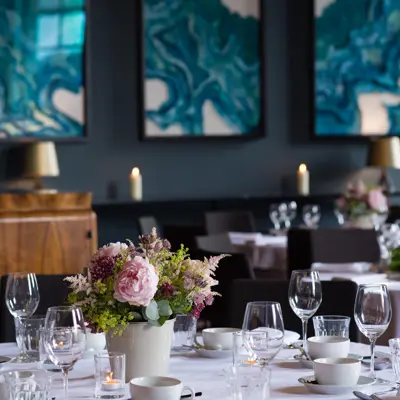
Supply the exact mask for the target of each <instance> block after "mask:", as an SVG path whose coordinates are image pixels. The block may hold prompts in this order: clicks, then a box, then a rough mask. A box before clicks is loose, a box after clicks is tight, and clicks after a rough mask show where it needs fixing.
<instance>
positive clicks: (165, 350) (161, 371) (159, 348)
mask: <svg viewBox="0 0 400 400" xmlns="http://www.w3.org/2000/svg"><path fill="white" fill-rule="evenodd" d="M174 323H175V319H173V320H168V321H167V322H166V323H165V324H164V325H163V326H153V325H150V324H148V323H147V322H136V323H132V324H129V325H128V327H127V328H126V329H125V330H124V332H123V333H122V335H121V336H118V335H113V334H112V333H111V332H109V333H107V349H108V351H109V352H111V351H117V352H121V353H125V354H126V374H125V377H126V381H127V382H129V381H130V380H131V379H133V378H138V377H142V376H168V368H169V358H170V353H171V345H172V336H173V332H174Z"/></svg>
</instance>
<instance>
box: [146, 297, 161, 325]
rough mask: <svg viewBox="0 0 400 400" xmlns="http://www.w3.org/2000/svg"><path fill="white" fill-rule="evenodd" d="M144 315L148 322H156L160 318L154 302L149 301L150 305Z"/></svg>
mask: <svg viewBox="0 0 400 400" xmlns="http://www.w3.org/2000/svg"><path fill="white" fill-rule="evenodd" d="M145 315H146V318H147V319H148V320H149V321H157V320H158V319H159V318H160V314H159V312H158V304H157V302H156V301H154V300H151V302H150V304H149V305H148V306H147V307H146V310H145Z"/></svg>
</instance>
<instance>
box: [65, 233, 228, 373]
mask: <svg viewBox="0 0 400 400" xmlns="http://www.w3.org/2000/svg"><path fill="white" fill-rule="evenodd" d="M225 256H226V254H222V255H219V256H214V257H209V258H205V259H204V260H192V259H190V257H189V254H188V249H187V248H185V247H184V246H183V245H181V248H180V249H179V250H177V251H176V252H173V251H171V245H170V243H169V242H168V240H165V239H161V238H159V237H158V235H157V232H156V230H155V229H153V231H152V233H151V234H150V235H144V236H140V237H139V244H138V245H137V246H136V245H135V244H133V243H132V242H131V241H127V243H119V242H118V243H110V244H108V245H106V246H104V247H101V248H100V249H98V250H97V251H96V253H95V254H94V255H93V257H92V259H91V260H90V262H89V265H88V267H87V272H86V273H85V274H78V275H76V276H71V277H67V278H65V280H66V281H67V282H69V287H70V289H71V290H72V291H71V293H70V294H69V296H68V300H69V302H70V303H72V304H74V305H76V306H79V307H81V309H82V311H83V314H84V316H85V320H86V321H87V323H88V324H89V327H90V328H91V330H92V332H105V333H106V334H107V346H108V350H109V351H120V349H121V348H122V349H123V350H124V352H125V353H127V375H129V376H127V377H128V378H131V377H132V376H134V375H136V376H144V375H140V374H145V375H151V374H155V375H157V374H160V373H165V371H164V370H161V371H160V370H155V369H154V368H156V367H157V364H160V363H161V361H163V362H164V363H165V358H166V356H165V354H166V352H167V350H168V355H169V350H170V347H171V338H172V329H173V319H174V317H175V315H176V314H191V315H193V316H194V317H195V318H199V316H200V313H201V312H202V310H203V309H204V307H205V306H206V305H211V304H212V303H213V300H214V296H216V295H218V293H217V292H215V291H214V290H213V287H214V286H215V285H217V284H218V282H217V281H216V280H215V278H214V274H215V270H216V268H217V267H218V263H219V261H220V260H221V259H222V258H224V257H225ZM171 320H172V321H171ZM171 322H172V323H171ZM167 325H168V326H167ZM135 326H136V329H135ZM165 326H167V327H165ZM128 328H129V329H128ZM128 331H129V332H128ZM163 332H164V333H163ZM160 335H164V336H163V337H161V336H160ZM118 337H121V339H120V341H119V342H118V340H119V339H118ZM124 340H125V341H124ZM168 342H169V343H168ZM132 343H135V346H134V348H133V347H132V348H131V347H129V346H131V345H132ZM140 343H142V345H140ZM161 344H164V345H163V346H164V347H163V348H162V349H158V350H157V346H160V345H161ZM141 347H142V349H140V348H141ZM166 347H168V348H167V349H166ZM110 348H111V349H110ZM150 349H152V350H150ZM141 350H142V352H141ZM143 351H146V353H145V354H144V353H143ZM152 351H153V352H154V353H159V354H154V357H153V359H152V357H151V354H150V353H151V352H152ZM130 352H132V353H133V352H135V355H133V356H132V357H131V362H130V361H129V360H128V358H129V356H130V354H129V353H130ZM136 353H137V354H136ZM139 353H140V354H139ZM161 353H163V354H164V355H163V354H161ZM157 357H158V358H160V357H161V359H162V360H161V361H160V359H157ZM144 358H145V359H146V360H147V363H148V366H149V368H145V367H141V368H140V367H139V366H138V364H139V363H140V365H142V366H143V365H144V364H146V362H145V361H144ZM129 362H130V363H131V364H132V365H131V368H130V367H129V365H128V364H129ZM129 371H130V372H129Z"/></svg>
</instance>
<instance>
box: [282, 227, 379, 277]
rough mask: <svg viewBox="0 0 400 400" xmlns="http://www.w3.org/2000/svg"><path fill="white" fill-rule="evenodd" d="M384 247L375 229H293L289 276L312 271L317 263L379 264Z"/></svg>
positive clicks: (288, 248)
mask: <svg viewBox="0 0 400 400" xmlns="http://www.w3.org/2000/svg"><path fill="white" fill-rule="evenodd" d="M379 260H380V248H379V244H378V240H377V235H376V232H375V231H374V230H373V229H290V230H289V232H288V245H287V273H288V277H290V274H291V273H292V271H293V270H296V269H309V268H311V266H312V264H313V263H315V262H320V263H329V264H343V263H352V262H371V263H376V262H378V261H379Z"/></svg>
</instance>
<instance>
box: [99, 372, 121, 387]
mask: <svg viewBox="0 0 400 400" xmlns="http://www.w3.org/2000/svg"><path fill="white" fill-rule="evenodd" d="M112 376H113V373H112V372H110V373H109V374H107V376H106V380H105V381H103V382H102V383H101V390H103V391H105V392H111V391H113V390H119V389H121V381H120V380H119V379H113V377H112Z"/></svg>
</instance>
